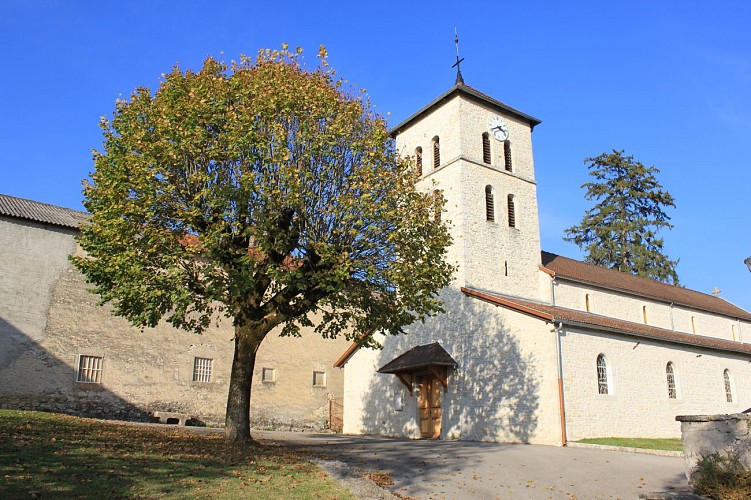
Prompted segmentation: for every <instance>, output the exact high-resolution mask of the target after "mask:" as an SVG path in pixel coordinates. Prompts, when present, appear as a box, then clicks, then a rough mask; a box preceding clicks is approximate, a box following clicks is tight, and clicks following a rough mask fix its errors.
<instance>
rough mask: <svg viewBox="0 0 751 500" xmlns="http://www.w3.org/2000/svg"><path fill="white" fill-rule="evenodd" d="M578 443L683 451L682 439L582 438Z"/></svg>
mask: <svg viewBox="0 0 751 500" xmlns="http://www.w3.org/2000/svg"><path fill="white" fill-rule="evenodd" d="M577 442H578V443H587V444H605V445H608V446H626V447H629V448H644V449H647V450H666V451H683V444H681V440H680V439H650V438H618V437H607V438H591V439H581V440H579V441H577Z"/></svg>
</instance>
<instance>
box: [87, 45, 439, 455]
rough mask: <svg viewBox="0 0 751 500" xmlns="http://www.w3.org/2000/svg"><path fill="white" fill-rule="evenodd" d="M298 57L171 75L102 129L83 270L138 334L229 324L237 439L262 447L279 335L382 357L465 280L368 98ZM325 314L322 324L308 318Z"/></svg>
mask: <svg viewBox="0 0 751 500" xmlns="http://www.w3.org/2000/svg"><path fill="white" fill-rule="evenodd" d="M319 58H320V61H319V62H318V64H317V65H316V67H315V68H308V67H307V66H306V65H305V63H304V61H303V58H302V50H300V49H298V50H297V51H295V52H291V51H289V50H288V49H287V47H286V46H283V48H282V50H278V51H272V50H264V51H261V52H259V55H258V56H257V57H256V58H254V59H251V58H246V57H244V58H242V59H241V61H240V62H237V63H232V64H231V65H225V64H224V63H221V62H218V61H216V60H214V59H212V58H209V59H207V60H206V61H205V62H204V64H203V68H202V69H201V70H200V71H197V72H192V71H181V70H180V69H178V68H175V69H174V70H173V71H172V72H171V73H169V74H167V75H164V77H163V80H162V82H161V83H160V85H159V88H158V89H157V90H156V91H155V92H153V93H152V92H151V91H150V90H149V89H148V88H139V89H137V90H135V91H134V93H133V94H132V95H131V96H130V98H129V99H127V100H119V101H118V102H117V104H116V108H115V112H114V116H113V117H112V119H111V120H106V119H103V120H102V124H101V127H102V129H103V132H104V144H103V149H102V150H101V151H99V152H95V153H94V161H95V170H94V172H93V173H91V175H90V179H89V180H88V181H86V182H85V187H84V197H85V200H84V205H85V207H86V208H87V209H88V211H89V212H90V213H91V218H90V219H89V222H88V223H87V224H86V225H85V226H84V227H83V228H82V230H81V233H80V235H79V237H78V242H79V243H80V245H81V247H82V248H83V250H85V257H79V258H74V259H73V261H74V263H75V265H76V266H77V267H78V268H79V269H80V270H81V271H82V272H83V273H84V274H85V276H86V277H87V279H88V280H89V281H90V282H91V283H92V284H93V285H94V291H95V292H96V293H98V294H99V295H100V296H101V301H102V303H111V304H112V305H113V309H114V313H115V314H117V315H120V316H123V317H125V318H127V319H128V320H130V321H131V322H132V323H133V324H135V325H139V326H154V325H156V324H157V323H158V322H159V321H161V320H166V321H167V322H169V323H171V324H172V325H174V326H176V327H179V328H183V329H186V330H189V331H194V332H197V333H200V332H202V331H204V330H205V329H206V328H207V327H209V325H210V324H211V323H212V321H213V320H214V319H215V318H216V317H217V316H218V315H223V316H226V317H228V318H230V319H231V321H232V322H233V325H234V331H235V338H234V359H233V363H232V373H231V377H230V387H229V397H228V401H227V415H226V435H227V437H228V438H230V439H232V440H235V441H242V440H247V439H250V419H249V411H250V394H251V381H252V375H253V368H254V364H255V357H256V352H257V350H258V348H259V346H260V345H261V342H263V340H264V338H265V337H266V336H267V335H268V334H269V333H270V332H271V331H272V330H274V329H281V331H282V333H283V334H285V335H296V334H299V332H300V328H302V327H306V328H314V329H315V331H316V332H318V333H319V334H321V335H322V336H324V337H336V336H337V335H340V334H343V335H346V336H347V337H348V338H352V339H356V340H357V341H358V342H360V343H362V344H369V345H375V341H374V339H373V337H372V334H373V333H372V332H375V331H380V332H386V333H390V334H397V333H400V332H402V327H403V326H405V325H408V324H410V323H412V322H414V321H417V320H420V319H422V318H424V317H425V316H427V315H431V314H435V313H437V312H439V311H441V302H440V300H439V299H438V297H437V292H438V291H439V290H440V289H441V288H442V287H444V286H446V285H447V284H448V283H449V281H450V277H451V273H452V270H453V269H452V267H451V266H450V265H448V264H447V263H446V262H445V253H446V249H447V247H448V245H449V244H450V237H449V234H448V231H447V229H446V228H445V227H444V226H443V225H441V224H439V223H436V222H435V219H434V217H433V208H434V203H435V201H434V198H433V197H432V195H427V194H423V193H420V192H418V191H416V190H415V187H414V184H415V181H416V179H415V176H414V175H413V173H412V172H411V170H410V167H409V165H408V164H407V162H406V161H405V160H404V159H401V158H399V157H398V155H397V153H396V151H395V149H394V144H393V141H392V140H391V139H390V138H389V134H388V131H387V128H386V123H385V121H384V120H383V119H382V118H381V117H379V116H378V115H377V114H376V113H375V112H374V111H373V109H372V107H371V105H370V103H369V101H368V99H367V98H366V97H365V95H364V94H363V93H362V91H354V90H351V89H348V88H347V86H346V85H344V84H343V82H342V81H341V80H340V79H337V77H335V75H334V73H333V71H332V70H330V69H329V68H328V65H327V63H326V54H325V50H324V49H323V48H322V49H321V53H320V54H319ZM314 312H316V313H319V314H320V315H321V316H322V318H323V320H322V321H321V322H319V323H317V324H315V325H314V324H312V323H311V321H310V320H309V319H308V318H309V316H311V315H312V313H314Z"/></svg>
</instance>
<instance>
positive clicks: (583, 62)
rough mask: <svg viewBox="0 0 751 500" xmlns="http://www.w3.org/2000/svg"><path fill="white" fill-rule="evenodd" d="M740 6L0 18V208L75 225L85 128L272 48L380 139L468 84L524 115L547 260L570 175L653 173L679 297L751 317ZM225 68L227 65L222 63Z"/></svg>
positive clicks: (227, 10) (221, 7) (746, 83)
mask: <svg viewBox="0 0 751 500" xmlns="http://www.w3.org/2000/svg"><path fill="white" fill-rule="evenodd" d="M749 26H751V2H748V1H746V0H735V1H721V0H719V1H717V2H714V3H712V4H708V3H706V2H698V1H693V0H686V1H682V2H678V1H664V2H654V1H638V0H632V1H628V2H625V1H623V2H621V1H612V2H603V1H602V0H599V1H581V2H562V1H553V0H550V1H526V2H510V1H507V2H494V1H487V2H475V3H469V2H459V1H452V2H442V1H438V0H435V1H431V2H410V1H401V2H383V1H382V2H373V3H372V4H370V3H364V2H304V1H300V2H289V1H274V2H250V1H246V2H240V1H237V2H222V1H216V2H198V1H186V0H183V1H174V2H171V1H158V0H155V1H149V2H140V1H139V2H109V1H101V2H84V1H62V0H61V1H45V2H43V1H35V0H3V1H2V2H0V47H1V49H0V117H2V120H1V121H0V170H1V171H2V177H0V179H2V180H1V181H0V193H4V194H10V195H14V196H20V197H24V198H31V199H34V200H38V201H43V202H46V203H52V204H57V205H62V206H66V207H71V208H78V209H81V208H82V207H81V203H80V201H81V180H82V179H83V178H85V177H86V176H87V175H88V173H89V172H90V171H91V169H92V168H93V167H92V161H91V149H93V148H98V147H99V146H100V145H101V142H102V138H101V133H100V130H99V128H98V122H99V117H100V116H103V115H104V116H110V115H111V113H112V111H113V109H114V104H115V99H116V98H118V97H119V96H122V97H127V96H128V95H129V94H130V92H131V91H132V90H133V89H134V88H135V87H137V86H140V85H145V86H148V87H150V88H152V89H155V88H156V87H157V86H158V84H159V79H160V75H161V74H162V73H165V72H167V71H169V70H170V69H171V68H172V67H173V66H174V65H175V64H176V63H179V64H180V66H181V67H183V68H187V67H190V68H198V67H200V64H201V61H202V60H203V59H204V58H205V57H206V56H209V55H213V56H215V57H218V58H222V59H224V60H227V61H229V60H231V59H237V58H239V56H240V54H249V55H253V54H255V52H256V51H257V50H258V49H260V48H265V47H271V48H276V47H278V46H279V45H280V44H281V43H282V42H288V43H289V44H290V45H291V46H293V47H294V46H297V45H299V46H302V47H304V48H305V49H306V52H307V53H308V55H309V57H310V58H311V60H312V59H314V58H313V56H314V55H315V53H316V52H317V48H318V46H319V45H321V44H324V45H326V46H327V48H328V51H329V55H330V63H331V65H332V66H333V67H334V68H336V70H337V72H338V73H339V74H340V75H341V76H342V77H344V78H346V79H347V80H348V81H350V82H352V83H353V84H355V85H356V86H357V87H362V88H366V89H367V90H368V92H369V94H370V96H371V98H372V101H373V103H374V104H376V106H377V109H378V110H379V111H380V112H381V113H383V114H386V113H390V115H389V116H390V117H389V122H390V123H391V124H392V125H395V124H396V123H398V122H399V121H401V120H402V119H403V118H405V117H407V116H409V115H410V114H411V113H413V112H414V111H416V110H417V109H419V108H420V107H422V106H423V105H424V104H427V103H428V102H430V101H431V100H433V99H434V98H435V97H437V96H438V95H439V94H441V93H442V92H444V91H445V90H447V89H448V88H450V87H451V85H452V84H453V82H454V76H455V73H454V70H452V69H451V65H452V64H453V62H454V55H455V53H454V44H453V36H454V28H455V27H456V28H457V29H458V31H459V37H460V43H461V52H462V56H463V57H464V58H465V62H464V63H463V65H462V73H463V75H464V78H465V81H466V83H467V84H468V85H471V86H473V87H475V88H477V89H478V90H480V91H482V92H484V93H486V94H489V95H491V96H493V97H495V98H497V99H499V100H501V101H503V102H505V103H507V104H508V105H510V106H513V107H515V108H517V109H519V110H521V111H523V112H525V113H528V114H531V115H533V116H536V117H537V118H540V119H541V120H542V121H543V123H542V124H541V125H539V126H538V127H537V128H536V129H535V131H534V134H533V141H534V146H535V165H536V173H537V181H538V197H539V206H540V221H541V236H542V246H543V249H545V250H548V251H551V252H555V253H559V254H562V255H566V256H569V257H573V258H580V257H581V253H580V251H579V249H578V248H577V247H576V246H574V245H573V244H571V243H566V242H564V241H563V240H562V239H561V238H562V235H563V230H564V229H565V228H567V227H570V226H572V225H575V224H577V223H578V222H579V221H580V220H581V218H582V216H583V214H584V211H585V210H586V209H587V208H588V207H589V206H590V203H589V202H587V201H586V200H584V196H583V195H584V191H583V190H582V189H581V188H580V186H581V185H582V184H583V183H584V182H587V181H588V176H587V170H586V168H585V166H584V164H583V162H582V160H583V159H584V158H586V157H590V156H596V155H598V154H600V153H602V152H604V151H609V150H611V149H613V148H617V149H625V150H626V152H627V153H629V154H632V155H634V156H635V157H636V159H638V160H640V161H642V162H643V163H645V164H647V165H654V166H656V167H658V168H659V169H660V170H661V174H660V176H659V180H660V182H661V183H662V185H663V186H664V187H665V188H666V189H667V190H668V191H669V192H670V193H671V194H672V195H673V196H674V197H675V199H676V203H677V208H676V209H675V210H670V211H669V212H668V213H669V215H670V216H671V217H672V223H673V224H674V225H675V228H674V229H673V230H672V231H667V232H664V233H663V236H664V238H665V242H666V243H665V245H666V253H667V254H668V255H669V256H670V257H671V258H673V259H675V258H679V259H680V263H679V265H678V275H679V277H680V279H681V282H682V284H683V285H685V286H688V287H689V288H693V289H696V290H699V291H703V292H711V291H712V289H714V288H715V287H717V288H719V289H720V290H722V297H724V298H725V299H727V300H729V301H731V302H733V303H735V304H737V305H740V306H742V307H745V308H746V309H750V310H751V273H749V271H748V270H747V269H746V267H745V266H744V265H743V259H744V258H745V257H747V256H749V255H751V235H749V228H750V227H751V224H750V223H749V221H750V220H751V210H749V199H751V154H749V147H750V146H751V92H750V90H751V29H749ZM222 52H223V54H222Z"/></svg>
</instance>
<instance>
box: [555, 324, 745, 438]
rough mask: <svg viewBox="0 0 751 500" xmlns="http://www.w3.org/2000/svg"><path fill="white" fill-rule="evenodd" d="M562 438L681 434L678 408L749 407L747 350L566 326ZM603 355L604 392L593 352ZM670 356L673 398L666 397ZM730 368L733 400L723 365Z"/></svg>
mask: <svg viewBox="0 0 751 500" xmlns="http://www.w3.org/2000/svg"><path fill="white" fill-rule="evenodd" d="M561 347H562V354H563V386H564V391H565V395H566V400H565V404H566V426H567V431H568V439H569V440H572V441H576V440H579V439H582V438H589V437H608V436H619V437H655V438H658V437H673V438H675V437H679V436H680V426H679V424H678V423H677V422H676V421H675V417H676V415H687V414H707V413H735V412H739V411H742V410H745V409H746V408H748V407H749V406H751V383H750V382H749V381H751V367H749V364H748V359H747V357H743V356H740V355H732V354H725V353H723V354H719V353H716V352H713V351H711V350H707V349H699V348H694V347H690V346H679V345H675V344H665V343H660V342H655V341H649V340H645V339H639V338H629V337H624V336H617V335H612V334H607V333H597V332H592V331H584V330H577V329H570V328H566V329H565V332H564V334H563V335H562V337H561ZM599 354H604V355H605V357H606V360H607V371H608V378H609V380H608V394H599V392H598V386H597V369H596V359H597V356H598V355H599ZM668 362H672V363H673V366H674V371H675V379H676V389H677V398H676V399H670V398H669V397H668V386H667V376H666V366H667V363H668ZM725 369H728V370H729V371H730V375H731V386H732V387H731V388H732V396H733V402H732V403H728V402H727V401H726V397H725V387H724V378H723V371H724V370H725Z"/></svg>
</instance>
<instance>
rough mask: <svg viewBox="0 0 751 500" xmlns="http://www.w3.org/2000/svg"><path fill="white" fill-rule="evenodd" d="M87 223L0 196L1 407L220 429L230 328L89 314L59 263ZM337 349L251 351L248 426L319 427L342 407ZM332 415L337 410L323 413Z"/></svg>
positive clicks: (92, 304) (274, 344)
mask: <svg viewBox="0 0 751 500" xmlns="http://www.w3.org/2000/svg"><path fill="white" fill-rule="evenodd" d="M86 217H87V214H86V213H84V212H79V211H76V210H70V209H67V208H62V207H57V206H53V205H47V204H44V203H38V202H35V201H31V200H26V199H21V198H15V197H12V196H6V195H0V408H14V409H29V410H44V411H58V412H63V413H72V414H76V415H82V416H90V417H103V418H117V419H126V420H149V418H150V415H151V413H152V412H154V411H163V412H177V413H183V414H186V415H189V416H191V417H194V418H195V420H196V421H197V422H196V423H200V422H203V423H206V424H209V425H221V424H223V423H224V415H225V409H226V405H227V391H228V389H229V375H230V368H231V363H232V356H233V348H234V344H233V342H232V339H233V336H234V334H233V330H232V325H231V323H230V322H229V321H226V320H225V321H221V322H219V324H218V325H215V326H214V327H212V328H211V329H210V330H209V331H207V332H206V333H205V334H203V335H195V334H192V333H188V332H185V331H183V330H178V329H175V328H172V327H170V326H169V325H167V324H160V325H159V326H157V327H156V328H145V329H144V330H140V329H139V328H136V327H133V326H130V325H129V323H128V322H127V321H126V320H124V319H122V318H119V317H115V316H112V315H111V314H110V311H109V308H108V307H106V306H104V307H102V306H99V305H98V297H97V296H95V295H93V294H91V293H89V292H88V291H87V285H86V282H85V280H84V277H83V276H82V275H81V274H80V273H79V272H78V271H77V270H76V269H75V268H74V267H73V266H72V265H71V264H70V262H69V261H68V255H70V254H74V253H75V252H77V251H78V250H77V248H76V242H75V235H76V234H77V232H78V227H79V225H80V224H81V223H82V222H84V221H85V220H86ZM346 346H347V342H346V341H345V340H344V339H343V338H340V339H338V340H325V339H322V338H321V337H320V336H318V335H314V334H312V332H307V333H306V332H303V335H302V337H301V338H287V337H284V338H282V337H279V336H278V335H270V336H269V337H267V338H266V340H264V342H263V344H262V345H261V348H260V350H259V352H258V358H257V360H256V370H255V372H254V375H253V389H252V395H251V400H252V401H251V421H252V425H254V426H255V427H263V428H278V429H298V430H302V429H307V430H322V429H325V428H326V427H327V426H328V425H329V412H330V410H331V409H333V410H336V409H337V408H341V397H342V390H343V374H342V372H341V370H338V369H334V368H333V367H332V364H333V362H334V361H335V360H336V358H337V357H338V356H339V354H340V353H341V351H342V350H344V349H345V348H346ZM334 413H335V416H337V415H339V418H340V413H341V412H336V411H334Z"/></svg>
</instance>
